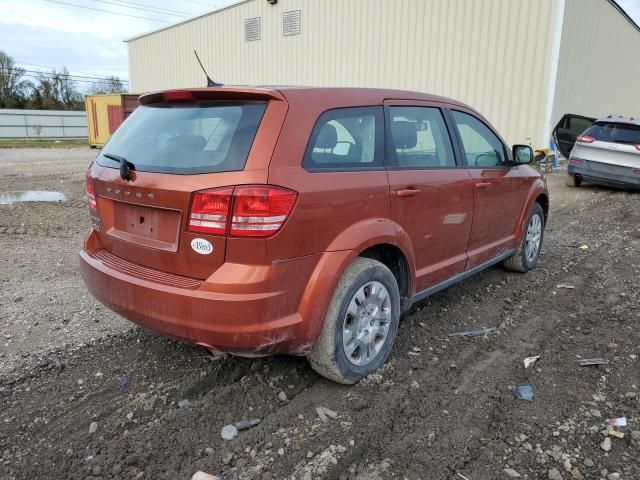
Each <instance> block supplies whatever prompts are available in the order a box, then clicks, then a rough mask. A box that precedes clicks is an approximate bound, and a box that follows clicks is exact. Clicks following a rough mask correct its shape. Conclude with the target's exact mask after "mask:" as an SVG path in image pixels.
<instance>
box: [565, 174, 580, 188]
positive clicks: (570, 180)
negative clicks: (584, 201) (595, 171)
mask: <svg viewBox="0 0 640 480" xmlns="http://www.w3.org/2000/svg"><path fill="white" fill-rule="evenodd" d="M580 185H582V179H581V178H580V177H579V176H578V175H569V174H567V187H579V186H580Z"/></svg>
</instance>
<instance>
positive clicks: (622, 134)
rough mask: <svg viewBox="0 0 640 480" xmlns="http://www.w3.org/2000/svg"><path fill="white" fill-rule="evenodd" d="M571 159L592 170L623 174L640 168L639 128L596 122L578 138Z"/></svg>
mask: <svg viewBox="0 0 640 480" xmlns="http://www.w3.org/2000/svg"><path fill="white" fill-rule="evenodd" d="M571 158H572V159H574V160H575V161H582V162H588V164H587V166H588V167H590V168H591V169H594V170H598V169H602V171H604V172H610V173H620V174H625V171H627V170H628V169H630V168H636V169H637V168H638V167H640V125H639V124H636V123H631V122H623V121H619V120H618V121H607V120H598V121H597V122H595V123H594V124H593V125H592V126H591V127H589V128H588V129H587V130H586V131H585V132H584V133H583V134H582V135H580V136H579V137H578V138H577V141H576V145H575V148H574V150H573V151H572V152H571Z"/></svg>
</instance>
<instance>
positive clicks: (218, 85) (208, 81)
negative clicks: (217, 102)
mask: <svg viewBox="0 0 640 480" xmlns="http://www.w3.org/2000/svg"><path fill="white" fill-rule="evenodd" d="M193 54H194V55H195V56H196V60H198V63H199V64H200V68H201V69H202V71H203V72H204V74H205V76H206V77H207V87H222V85H223V84H222V83H218V82H214V81H213V80H211V77H210V76H209V74H208V73H207V71H206V70H205V69H204V66H203V65H202V62H201V61H200V57H199V56H198V52H196V51H195V50H194V51H193Z"/></svg>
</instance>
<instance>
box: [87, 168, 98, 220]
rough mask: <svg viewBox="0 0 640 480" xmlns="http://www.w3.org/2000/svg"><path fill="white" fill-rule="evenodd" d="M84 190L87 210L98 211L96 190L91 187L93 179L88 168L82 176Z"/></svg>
mask: <svg viewBox="0 0 640 480" xmlns="http://www.w3.org/2000/svg"><path fill="white" fill-rule="evenodd" d="M84 180H85V184H86V190H87V203H88V204H89V211H90V212H91V213H96V214H97V213H98V206H97V204H96V191H95V189H94V188H93V179H92V178H91V172H90V170H87V173H86V174H85V176H84Z"/></svg>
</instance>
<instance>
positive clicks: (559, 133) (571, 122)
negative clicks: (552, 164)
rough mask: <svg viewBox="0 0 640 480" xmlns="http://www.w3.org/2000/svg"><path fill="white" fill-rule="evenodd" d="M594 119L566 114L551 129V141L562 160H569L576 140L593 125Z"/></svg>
mask: <svg viewBox="0 0 640 480" xmlns="http://www.w3.org/2000/svg"><path fill="white" fill-rule="evenodd" d="M595 120H596V119H595V118H591V117H585V116H582V115H575V114H573V113H567V114H565V115H563V116H562V118H561V119H560V121H559V122H558V124H557V125H556V126H555V128H554V129H553V139H554V141H555V143H556V146H557V147H558V150H559V151H560V153H561V154H562V156H563V157H564V158H569V154H570V153H571V149H572V148H573V146H574V145H575V143H576V139H577V138H578V136H580V135H581V134H582V133H583V132H584V131H585V130H586V129H588V128H589V127H591V125H593V122H595Z"/></svg>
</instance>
